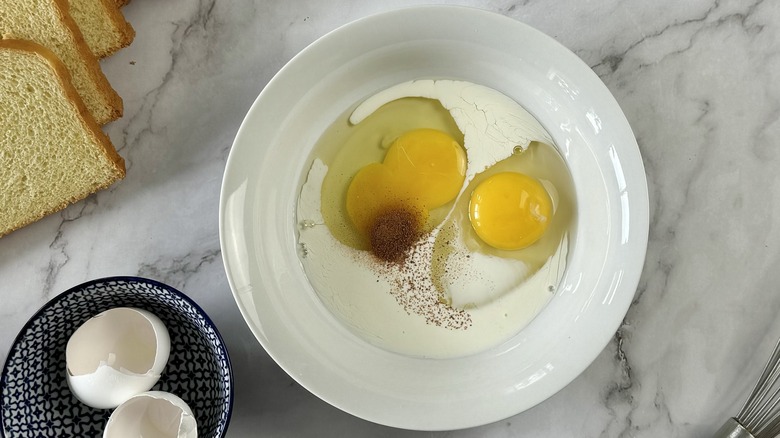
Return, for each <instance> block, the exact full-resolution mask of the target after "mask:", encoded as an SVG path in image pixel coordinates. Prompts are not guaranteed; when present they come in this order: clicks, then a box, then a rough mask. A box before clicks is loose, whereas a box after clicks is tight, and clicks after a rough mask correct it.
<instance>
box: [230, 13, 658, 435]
mask: <svg viewBox="0 0 780 438" xmlns="http://www.w3.org/2000/svg"><path fill="white" fill-rule="evenodd" d="M447 10H449V11H456V12H459V13H460V12H466V13H469V14H475V15H477V14H481V16H480V18H485V19H490V20H496V21H498V20H503V22H504V23H511V25H512V26H517V27H519V28H523V29H525V30H526V31H528V32H532V33H534V34H537V35H538V36H539V38H540V39H544V40H545V41H546V44H549V45H550V46H551V47H553V48H556V50H562V51H565V52H568V54H570V55H571V56H572V57H574V58H576V59H577V61H578V62H579V64H581V65H582V66H584V67H586V68H587V72H585V71H583V72H582V74H583V75H585V76H589V77H590V80H591V81H597V82H598V84H599V85H600V87H601V89H602V90H603V91H604V93H605V98H606V99H609V103H610V105H611V106H612V105H613V106H614V108H616V109H617V110H618V114H619V120H618V121H620V122H621V123H622V124H624V125H625V128H627V130H628V132H629V133H630V135H631V138H632V140H633V141H632V142H631V145H629V146H630V147H632V148H633V151H632V154H633V153H635V154H636V158H638V160H637V162H636V163H632V164H637V165H638V170H641V178H639V180H640V181H634V182H633V183H634V184H633V186H632V193H633V196H635V197H636V199H633V198H632V200H636V201H638V202H637V203H636V204H632V207H631V212H632V234H631V236H632V237H631V240H632V241H634V242H635V246H636V247H637V254H636V255H635V257H636V259H635V261H634V262H635V263H636V266H635V267H634V266H633V265H632V269H631V270H629V272H628V273H627V275H626V277H625V278H623V279H622V282H621V283H622V286H621V287H622V288H630V289H632V292H631V293H630V295H631V297H630V298H625V299H624V300H623V303H624V306H621V307H620V308H619V311H616V312H615V314H618V313H619V314H620V315H621V316H620V318H615V321H614V324H610V326H611V331H610V335H609V336H605V338H604V340H603V342H599V344H600V348H598V349H594V350H593V352H592V354H590V355H589V356H588V360H587V361H582V363H581V364H578V365H577V366H576V367H573V368H572V369H575V368H576V370H575V371H572V372H573V377H572V378H571V379H569V380H567V381H565V382H561V383H560V384H559V385H558V386H557V388H556V389H555V391H553V392H551V393H550V394H548V395H547V396H546V397H544V398H543V399H542V400H540V401H539V403H541V402H542V401H544V400H545V399H547V398H549V397H551V396H552V395H554V394H555V393H557V392H558V391H560V390H561V389H562V388H563V387H565V386H567V385H568V384H569V383H571V382H572V381H573V380H575V379H576V378H577V376H579V375H580V374H582V372H583V371H585V369H587V367H588V366H590V365H591V364H592V363H593V361H594V360H595V359H596V358H597V357H598V355H600V354H601V353H602V352H603V350H604V348H605V347H606V346H607V345H608V344H609V342H610V340H611V339H612V338H613V337H614V333H615V332H616V331H617V330H618V329H619V327H620V326H621V324H622V321H623V320H624V319H625V316H626V314H627V312H628V310H629V308H630V305H631V302H632V300H633V297H634V296H635V294H636V290H637V287H638V285H639V282H640V278H641V274H642V272H643V269H644V262H645V260H646V257H647V243H648V238H649V191H648V185H647V176H646V171H645V167H644V162H643V160H642V157H641V151H640V150H639V147H638V144H637V142H636V137H635V136H634V134H633V131H632V129H631V126H630V124H629V122H628V120H627V118H626V116H625V114H624V113H623V111H622V109H621V108H620V105H619V104H618V102H617V100H616V99H615V97H614V95H613V94H612V93H611V92H610V91H609V89H608V88H607V87H606V85H605V84H604V83H603V81H601V79H600V78H599V77H598V75H597V74H596V73H595V72H594V71H593V70H592V69H591V68H590V67H589V66H588V65H587V64H586V63H585V62H584V61H583V60H582V59H581V58H579V56H577V55H576V54H574V53H573V52H572V51H571V50H570V49H568V48H567V47H566V46H564V45H563V44H561V43H559V42H558V41H557V40H555V39H554V38H553V37H551V36H549V35H547V34H546V33H544V32H542V31H540V30H537V29H536V28H534V27H532V26H530V25H528V24H525V23H524V22H522V21H519V20H516V19H514V18H511V17H508V16H505V15H502V14H499V13H496V12H492V11H488V10H485V9H480V8H476V7H472V6H462V5H424V6H410V7H402V8H397V9H392V10H388V11H384V12H379V13H375V14H371V15H367V16H365V17H362V18H359V19H357V20H354V21H351V22H348V23H346V24H344V25H341V26H339V27H336V28H335V29H333V30H331V31H329V32H327V33H325V34H324V35H322V36H321V37H319V38H317V39H316V40H315V41H314V42H312V43H311V44H309V45H308V46H306V47H305V48H304V49H303V50H301V51H300V52H298V53H297V54H296V55H295V56H293V57H292V58H291V59H290V60H289V61H288V62H287V63H285V65H284V66H283V67H281V68H280V69H279V71H278V72H277V73H276V74H275V75H274V76H273V77H272V78H271V79H270V80H269V81H268V83H267V84H266V85H265V87H264V88H263V89H262V91H261V92H260V93H259V94H258V96H257V98H256V100H255V101H254V102H253V104H252V105H251V107H250V108H249V110H248V111H247V114H246V115H245V118H244V120H243V121H242V123H241V125H240V127H239V129H238V132H237V134H236V136H235V138H234V141H233V144H232V147H231V153H230V155H229V157H228V160H227V163H226V166H225V172H224V174H223V180H222V190H221V193H220V214H219V228H220V230H219V232H220V243H221V245H222V249H223V251H222V259H223V264H224V267H225V270H226V274H227V278H228V282H229V284H230V288H231V292H232V294H233V297H234V299H235V301H236V304H237V306H238V307H239V310H240V312H241V314H242V316H243V317H244V320H245V323H246V324H247V325H248V327H249V328H250V330H251V331H252V333H253V335H255V338H256V339H257V340H258V342H259V343H260V344H261V346H262V347H263V348H264V349H265V351H266V352H267V353H268V354H269V356H271V357H272V358H273V359H274V361H275V362H276V363H277V365H278V366H280V368H282V369H283V370H284V371H285V372H286V373H287V374H288V375H289V376H290V377H291V378H293V379H294V380H295V381H296V382H298V383H299V384H301V386H303V387H304V388H306V389H307V390H308V391H309V392H311V393H312V394H314V395H315V396H317V397H318V398H320V399H322V400H323V401H325V402H326V403H328V404H330V405H332V406H335V407H337V408H338V409H340V410H342V411H344V412H347V413H349V414H351V415H355V416H357V417H359V418H361V419H364V420H367V421H371V422H375V423H378V424H384V425H388V426H392V427H400V428H408V427H406V426H403V425H400V426H399V425H398V424H393V423H391V422H388V421H387V420H382V419H381V416H377V415H371V416H367V415H366V414H365V413H363V414H360V413H358V412H362V411H361V410H360V409H356V408H355V406H354V405H345V404H344V403H341V402H336V401H334V400H331V399H330V398H329V397H328V395H327V391H325V390H322V388H317V389H315V388H313V387H312V386H311V385H310V384H309V383H308V381H307V379H306V378H304V376H299V375H296V373H294V372H292V369H291V367H290V364H289V363H287V362H286V361H284V360H281V361H280V357H278V355H279V353H278V352H277V351H276V349H275V348H274V347H273V345H271V344H270V340H268V339H267V338H265V336H264V335H262V332H263V328H262V327H257V326H256V324H255V323H254V322H251V321H250V314H249V311H248V309H246V308H245V306H246V304H247V303H246V302H245V301H244V300H243V299H242V298H241V295H242V294H243V293H244V292H243V291H240V290H238V289H237V287H236V279H235V278H234V275H233V272H232V270H235V269H236V268H235V267H233V268H231V265H232V263H231V261H230V260H228V258H227V257H228V254H227V250H226V247H225V245H227V243H226V242H228V239H227V236H226V234H225V233H226V228H225V227H226V221H225V219H226V218H225V214H226V213H225V211H226V208H225V201H226V198H227V195H229V194H230V193H228V191H227V184H228V182H229V178H230V175H229V170H230V169H231V167H234V166H235V161H236V160H237V159H238V158H237V156H236V155H237V154H235V153H234V151H235V150H236V146H237V145H238V144H240V143H242V142H244V141H240V140H245V139H243V137H244V136H245V135H246V131H247V129H248V128H247V124H248V123H249V116H250V114H252V113H253V112H257V111H258V109H257V107H258V106H259V102H260V101H261V100H263V99H264V97H265V96H266V95H267V94H268V90H269V88H272V86H273V85H274V84H275V83H276V82H278V81H279V80H280V79H279V78H280V77H281V76H283V75H284V74H285V72H287V71H288V70H290V69H291V68H292V67H291V66H292V65H294V64H295V63H296V62H298V60H299V59H300V58H302V57H305V56H307V55H308V53H309V52H311V51H314V50H316V49H317V46H318V44H319V43H321V42H322V41H323V40H327V39H329V38H331V37H332V36H333V35H334V34H337V33H340V32H342V31H344V30H345V29H346V28H349V27H351V26H356V25H363V24H365V23H366V22H371V21H372V20H377V19H379V18H386V17H389V16H392V15H402V14H408V13H410V12H418V11H428V12H430V11H447ZM519 103H521V105H522V102H519ZM616 120H617V119H616ZM636 212H639V213H640V214H636ZM637 216H638V218H637V219H634V218H635V217H637ZM634 220H636V223H634ZM640 249H641V251H639V250H640ZM258 287H260V288H262V286H261V285H255V288H258ZM625 295H628V292H626V293H625ZM520 412H522V411H520ZM517 413H519V412H515V414H517ZM500 420H501V418H498V417H496V418H494V419H493V420H490V421H482V420H479V421H478V422H473V421H465V422H464V421H461V422H460V423H459V425H458V426H456V427H454V428H436V427H435V428H424V429H418V430H453V429H463V428H468V427H474V426H479V425H483V424H488V423H490V422H493V421H500Z"/></svg>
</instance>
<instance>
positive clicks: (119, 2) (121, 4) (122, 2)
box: [115, 0, 130, 8]
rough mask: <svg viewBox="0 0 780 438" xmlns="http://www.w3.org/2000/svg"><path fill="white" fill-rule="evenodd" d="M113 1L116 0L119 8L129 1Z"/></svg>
mask: <svg viewBox="0 0 780 438" xmlns="http://www.w3.org/2000/svg"><path fill="white" fill-rule="evenodd" d="M115 1H116V5H117V6H119V7H120V8H121V7H122V6H124V5H126V4H128V3H130V0H115Z"/></svg>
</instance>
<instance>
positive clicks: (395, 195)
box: [346, 129, 466, 236]
mask: <svg viewBox="0 0 780 438" xmlns="http://www.w3.org/2000/svg"><path fill="white" fill-rule="evenodd" d="M465 174H466V153H465V152H464V150H463V148H462V147H461V146H460V144H458V142H457V141H455V140H454V139H453V138H452V137H450V136H449V135H447V134H446V133H444V132H441V131H438V130H435V129H416V130H413V131H409V132H406V133H404V134H402V135H401V136H400V137H398V138H397V139H396V140H395V141H394V142H393V143H392V145H391V146H390V148H389V149H388V151H387V154H386V155H385V158H384V161H383V162H382V163H372V164H369V165H367V166H365V167H363V168H362V169H361V170H360V171H358V173H357V174H356V175H355V176H354V177H353V178H352V181H351V182H350V185H349V188H348V189H347V200H346V209H347V215H348V216H349V218H350V220H352V223H353V224H354V225H355V227H356V228H357V229H358V231H360V232H361V233H362V234H363V235H364V236H368V235H369V234H370V232H371V229H372V227H373V225H374V224H375V223H376V221H377V219H378V218H379V217H380V215H383V214H387V213H388V212H389V211H392V210H398V209H402V210H404V211H406V212H411V213H413V214H416V215H418V217H419V218H420V219H421V223H423V222H424V221H425V219H427V215H428V210H430V209H433V208H436V207H440V206H442V205H445V204H446V203H448V202H450V201H452V200H453V199H455V197H456V196H457V195H458V192H459V191H460V188H461V186H462V185H463V180H464V178H465Z"/></svg>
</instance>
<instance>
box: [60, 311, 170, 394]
mask: <svg viewBox="0 0 780 438" xmlns="http://www.w3.org/2000/svg"><path fill="white" fill-rule="evenodd" d="M170 349H171V341H170V336H169V335H168V330H167V329H166V328H165V324H163V322H162V321H161V320H160V318H158V317H157V316H155V315H153V314H152V313H149V312H147V311H145V310H140V309H135V308H131V307H118V308H115V309H110V310H107V311H105V312H103V313H100V314H98V315H96V316H94V317H92V318H91V319H89V320H88V321H87V322H85V323H84V324H82V325H81V326H80V327H79V328H78V329H77V330H76V332H75V333H73V335H72V336H71V337H70V339H69V340H68V345H67V347H66V349H65V362H66V365H67V381H68V386H70V389H71V391H72V392H73V394H74V395H75V396H76V398H78V399H79V400H80V401H81V402H83V403H84V404H86V405H88V406H91V407H93V408H99V409H110V408H115V407H117V406H119V405H120V404H122V403H123V402H124V401H126V400H128V399H129V398H130V397H132V396H134V395H136V394H139V393H142V392H144V391H148V390H149V389H151V388H152V386H154V384H155V383H157V380H159V379H160V375H161V374H162V371H163V369H164V368H165V364H166V363H167V362H168V355H169V354H170Z"/></svg>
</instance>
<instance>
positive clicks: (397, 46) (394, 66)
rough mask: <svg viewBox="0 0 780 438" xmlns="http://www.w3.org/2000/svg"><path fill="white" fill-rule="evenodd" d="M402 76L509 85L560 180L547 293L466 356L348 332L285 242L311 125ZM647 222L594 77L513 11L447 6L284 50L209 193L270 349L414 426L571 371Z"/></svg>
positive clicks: (239, 294)
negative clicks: (571, 191) (558, 162)
mask: <svg viewBox="0 0 780 438" xmlns="http://www.w3.org/2000/svg"><path fill="white" fill-rule="evenodd" d="M417 78H454V79H462V80H467V81H471V82H474V83H477V84H481V85H485V86H488V87H491V88H494V89H496V90H499V91H501V92H503V93H504V94H507V95H508V96H510V97H512V98H514V99H515V100H516V101H517V102H519V103H520V104H521V105H523V106H524V107H525V108H526V109H528V110H529V111H530V112H531V114H533V115H535V116H536V117H537V119H538V120H539V121H540V122H541V123H542V125H543V126H544V127H545V128H546V129H547V130H548V131H549V132H550V134H552V136H553V138H554V140H555V142H556V143H557V146H558V147H559V149H560V152H561V154H562V155H563V157H564V159H565V160H566V162H567V163H568V165H569V168H570V170H571V174H572V177H573V180H574V184H575V189H576V196H577V203H578V213H577V214H578V216H577V219H576V227H575V228H576V229H575V232H574V239H573V245H572V248H571V251H570V254H569V265H568V268H567V272H566V274H565V276H564V279H563V282H562V285H561V287H560V288H559V293H558V294H557V295H556V296H555V297H554V298H553V299H552V300H551V301H550V303H549V304H548V305H547V307H546V308H545V309H544V310H543V311H542V312H541V313H540V314H539V315H538V316H537V317H536V318H535V319H534V320H533V321H532V323H531V324H530V325H529V326H527V327H526V328H525V329H524V330H522V331H521V332H520V333H518V334H517V335H516V336H514V337H513V338H512V339H510V340H509V341H507V342H505V343H503V344H502V345H500V346H498V347H495V348H492V349H490V350H488V351H485V352H483V353H481V354H477V355H472V356H469V357H463V358H456V359H447V360H426V359H420V358H412V357H406V356H402V355H398V354H394V353H390V352H387V351H384V350H382V349H379V348H377V347H375V346H373V345H371V344H369V343H367V342H365V341H363V340H362V339H360V338H358V337H357V336H355V335H354V334H352V332H350V331H349V330H348V329H346V328H345V327H344V326H343V325H342V324H341V323H340V322H339V321H338V320H337V319H336V318H335V317H334V316H333V315H332V314H331V313H329V312H328V310H327V309H326V308H325V306H324V305H323V304H322V303H321V302H320V300H319V299H318V297H317V294H316V292H315V291H314V290H313V289H312V287H311V285H310V284H309V283H308V281H307V279H306V276H305V274H304V271H303V268H302V266H301V263H300V261H299V259H298V256H297V253H296V218H295V205H296V200H297V195H298V193H299V190H300V187H301V184H302V180H303V178H304V177H305V174H306V172H307V171H308V166H309V164H310V157H309V155H310V152H311V150H312V148H313V146H314V144H315V142H316V141H317V139H318V137H319V136H320V135H321V134H322V132H323V131H324V130H325V128H326V127H327V126H328V125H329V124H330V123H331V122H333V120H335V118H336V116H337V115H339V114H341V113H343V112H344V111H345V110H346V109H347V108H349V107H350V106H352V105H354V104H355V103H357V102H359V101H361V100H362V99H365V98H366V97H368V96H370V95H372V94H374V93H375V92H377V91H379V90H381V89H383V88H386V87H389V86H391V85H394V84H396V83H400V82H404V81H407V80H410V79H417ZM647 232H648V199H647V185H646V180H645V173H644V168H643V165H642V160H641V157H640V154H639V150H638V147H637V144H636V140H635V139H634V136H633V134H632V132H631V128H630V127H629V125H628V122H627V121H626V118H625V117H624V115H623V113H622V112H621V110H620V108H619V106H618V104H617V103H616V102H615V99H614V98H613V97H612V95H611V94H610V93H609V91H608V90H607V88H606V87H605V86H604V84H603V83H602V82H601V81H600V80H599V78H598V77H597V76H596V75H595V74H594V73H593V72H592V71H591V70H590V68H588V66H587V65H585V64H584V63H583V62H582V61H581V60H580V59H579V58H577V56H575V55H574V54H572V53H571V52H570V51H568V50H567V49H566V48H564V47H563V46H561V45H560V44H558V43H557V42H555V41H554V40H553V39H552V38H550V37H548V36H546V35H544V34H542V33H540V32H538V31H536V30H534V29H532V28H530V27H528V26H526V25H524V24H522V23H520V22H517V21H514V20H512V19H509V18H506V17H503V16H501V15H497V14H493V13H489V12H485V11H481V10H475V9H470V8H462V7H450V6H430V7H418V8H411V9H403V10H398V11H393V12H389V13H384V14H380V15H376V16H372V17H368V18H365V19H361V20H358V21H356V22H353V23H351V24H348V25H346V26H344V27H342V28H339V29H337V30H335V31H333V32H331V33H330V34H328V35H326V36H324V37H322V38H320V39H319V40H318V41H316V42H315V43H313V44H312V45H311V46H309V47H307V48H306V49H305V50H303V51H302V52H301V53H300V54H298V55H297V56H296V57H295V58H294V59H292V60H291V61H290V62H289V63H288V64H287V65H286V66H285V67H284V68H283V69H282V70H281V71H280V72H279V73H278V74H277V75H276V76H275V77H274V78H273V80H272V81H271V82H270V83H269V84H268V85H267V86H266V87H265V89H264V90H263V92H262V93H261V94H260V96H259V97H258V98H257V100H256V101H255V103H254V105H253V106H252V108H251V109H250V111H249V113H248V114H247V116H246V119H245V120H244V122H243V124H242V125H241V128H240V130H239V132H238V135H237V136H236V140H235V143H234V144H233V149H232V151H231V153H230V157H229V159H228V164H227V168H226V170H225V176H224V180H223V186H222V194H221V202H220V238H221V243H222V254H223V259H224V263H225V268H226V271H227V276H228V280H229V282H230V286H231V288H232V290H233V294H234V297H235V299H236V302H237V303H238V306H239V308H240V309H241V312H242V314H243V316H244V318H245V319H246V322H247V324H248V325H249V327H250V328H251V330H252V331H253V333H254V334H255V336H256V337H257V339H258V340H259V341H260V343H261V344H262V345H263V347H264V348H265V349H266V350H267V351H268V353H269V354H270V355H271V356H272V357H273V358H274V360H276V362H277V363H278V364H279V365H280V366H281V367H282V368H284V370H285V371H287V372H288V373H289V374H290V375H291V376H292V377H293V378H294V379H295V380H297V381H298V382H299V383H300V384H301V385H302V386H304V387H305V388H307V389H308V390H309V391H311V392H312V393H314V394H316V395H317V396H319V397H320V398H322V399H323V400H325V401H327V402H328V403H331V404H333V405H334V406H336V407H338V408H340V409H342V410H344V411H346V412H349V413H351V414H354V415H356V416H358V417H361V418H364V419H366V420H370V421H373V422H377V423H381V424H386V425H390V426H395V427H401V428H408V429H422V430H440V429H457V428H465V427H470V426H477V425H481V424H485V423H489V422H493V421H498V420H501V419H503V418H506V417H509V416H511V415H514V414H517V413H519V412H522V411H524V410H526V409H528V408H530V407H532V406H534V405H536V404H538V403H540V402H541V401H543V400H545V399H546V398H548V397H549V396H551V395H552V394H554V393H555V392H557V391H558V390H560V389H561V388H563V387H564V386H565V385H566V384H568V383H569V382H571V381H572V380H573V379H574V378H575V377H576V376H577V375H578V374H580V373H581V372H582V371H583V370H584V369H585V368H586V367H587V366H588V365H589V364H590V363H591V362H592V361H593V360H594V359H595V358H596V356H597V355H598V354H599V353H600V352H601V350H602V349H603V348H604V346H605V345H606V344H607V343H608V342H609V340H610V338H611V337H612V336H613V335H614V333H615V330H616V329H617V328H618V326H619V324H620V322H621V320H622V319H623V317H624V316H625V313H626V311H627V309H628V306H629V304H630V303H631V300H632V298H633V296H634V291H635V289H636V286H637V283H638V281H639V276H640V273H641V269H642V265H643V262H644V257H645V250H646V245H647Z"/></svg>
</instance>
